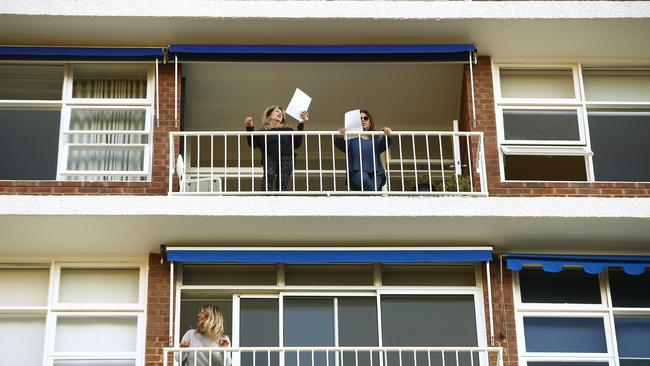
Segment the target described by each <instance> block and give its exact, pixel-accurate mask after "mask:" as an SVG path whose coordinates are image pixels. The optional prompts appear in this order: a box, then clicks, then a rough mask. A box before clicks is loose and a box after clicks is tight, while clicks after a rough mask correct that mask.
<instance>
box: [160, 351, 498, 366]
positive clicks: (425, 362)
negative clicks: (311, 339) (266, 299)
mask: <svg viewBox="0 0 650 366" xmlns="http://www.w3.org/2000/svg"><path fill="white" fill-rule="evenodd" d="M172 365H173V366H503V349H502V348H501V347H232V348H190V347H187V348H174V347H167V348H164V349H163V366H172Z"/></svg>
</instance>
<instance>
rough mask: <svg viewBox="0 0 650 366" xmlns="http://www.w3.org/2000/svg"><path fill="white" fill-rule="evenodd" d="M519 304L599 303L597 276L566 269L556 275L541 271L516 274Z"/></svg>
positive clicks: (522, 271)
mask: <svg viewBox="0 0 650 366" xmlns="http://www.w3.org/2000/svg"><path fill="white" fill-rule="evenodd" d="M519 285H520V291H521V301H522V302H525V303H552V304H600V303H601V298H600V284H599V282H598V275H592V274H589V273H587V272H585V271H583V270H582V269H565V270H563V271H562V272H559V273H550V272H544V270H542V269H541V268H525V269H523V270H521V271H519Z"/></svg>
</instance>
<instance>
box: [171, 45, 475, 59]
mask: <svg viewBox="0 0 650 366" xmlns="http://www.w3.org/2000/svg"><path fill="white" fill-rule="evenodd" d="M475 51H476V46H475V45H473V44H420V45H188V44H173V45H170V46H169V55H170V59H173V58H174V57H175V56H178V59H179V60H182V61H191V60H212V61H460V62H469V56H470V54H471V53H472V52H475Z"/></svg>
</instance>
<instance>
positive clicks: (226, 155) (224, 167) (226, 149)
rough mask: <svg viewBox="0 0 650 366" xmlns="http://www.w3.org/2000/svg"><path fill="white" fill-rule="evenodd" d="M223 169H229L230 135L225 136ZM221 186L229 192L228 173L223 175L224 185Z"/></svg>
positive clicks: (225, 170)
mask: <svg viewBox="0 0 650 366" xmlns="http://www.w3.org/2000/svg"><path fill="white" fill-rule="evenodd" d="M223 171H224V172H227V171H228V136H224V137H223ZM210 184H212V182H210ZM221 188H222V190H223V191H224V192H228V174H224V175H223V187H221Z"/></svg>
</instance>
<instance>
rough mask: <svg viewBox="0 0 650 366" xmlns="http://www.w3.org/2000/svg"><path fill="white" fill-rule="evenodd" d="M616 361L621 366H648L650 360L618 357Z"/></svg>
mask: <svg viewBox="0 0 650 366" xmlns="http://www.w3.org/2000/svg"><path fill="white" fill-rule="evenodd" d="M618 360H619V364H620V365H621V366H650V359H644V360H637V359H626V358H623V357H620V358H619V359H618Z"/></svg>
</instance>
